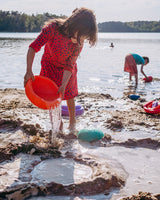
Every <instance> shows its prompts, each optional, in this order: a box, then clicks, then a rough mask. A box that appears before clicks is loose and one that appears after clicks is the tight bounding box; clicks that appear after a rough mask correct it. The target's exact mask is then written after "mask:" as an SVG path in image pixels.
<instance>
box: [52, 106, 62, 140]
mask: <svg viewBox="0 0 160 200" xmlns="http://www.w3.org/2000/svg"><path fill="white" fill-rule="evenodd" d="M49 116H50V122H51V143H52V144H55V143H56V137H57V134H58V132H59V130H60V124H61V121H62V117H61V104H59V105H58V106H57V107H55V108H51V109H49Z"/></svg>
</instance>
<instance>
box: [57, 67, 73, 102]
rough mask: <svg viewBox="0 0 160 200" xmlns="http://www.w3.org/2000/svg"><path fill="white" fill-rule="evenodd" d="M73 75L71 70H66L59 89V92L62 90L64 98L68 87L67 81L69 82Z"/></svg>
mask: <svg viewBox="0 0 160 200" xmlns="http://www.w3.org/2000/svg"><path fill="white" fill-rule="evenodd" d="M71 75H72V72H71V71H68V70H64V72H63V78H62V85H61V86H60V87H59V90H58V92H60V93H61V94H62V99H63V98H64V93H65V89H66V86H67V83H68V81H69V79H70V77H71Z"/></svg>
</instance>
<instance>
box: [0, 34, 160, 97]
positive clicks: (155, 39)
mask: <svg viewBox="0 0 160 200" xmlns="http://www.w3.org/2000/svg"><path fill="white" fill-rule="evenodd" d="M37 35H38V33H0V60H1V63H0V72H1V73H0V88H15V87H16V88H23V77H24V74H25V69H26V54H27V50H28V46H29V44H30V43H31V42H32V41H33V39H34V38H35V37H36V36H37ZM111 42H113V44H114V48H112V49H111V48H110V47H109V46H110V44H111ZM132 52H134V53H138V54H140V55H142V56H148V57H149V58H150V63H149V64H148V65H147V66H145V67H144V71H145V73H146V74H147V75H150V76H153V77H154V80H153V82H151V83H144V82H143V80H142V79H143V77H142V75H141V73H139V85H138V87H137V88H135V87H134V82H132V83H130V82H129V81H128V74H127V73H124V72H123V65H124V58H125V56H126V54H128V53H132ZM159 52H160V34H159V33H99V39H98V43H97V45H96V47H93V48H90V47H89V45H88V44H85V45H84V48H83V50H82V52H81V55H80V57H79V58H78V61H77V63H78V85H79V91H80V92H81V91H84V92H98V93H109V94H111V95H112V96H113V97H117V98H118V97H122V96H124V95H127V94H131V93H132V94H140V95H142V96H146V98H147V99H148V100H152V99H154V98H158V97H159V96H160V84H159V81H160V63H159ZM42 53H43V50H42V51H41V52H38V53H37V55H36V57H35V61H34V64H33V71H34V73H35V74H39V71H40V60H41V56H42ZM138 70H140V67H139V66H138Z"/></svg>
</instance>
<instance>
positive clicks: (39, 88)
mask: <svg viewBox="0 0 160 200" xmlns="http://www.w3.org/2000/svg"><path fill="white" fill-rule="evenodd" d="M25 93H26V96H27V97H28V99H29V100H30V101H31V102H32V103H33V104H34V105H35V106H37V107H39V108H41V109H51V108H54V107H57V106H58V105H59V104H60V103H61V101H62V95H61V94H60V93H59V94H58V87H57V85H56V84H55V82H54V81H52V80H50V79H49V78H47V77H44V76H35V80H34V81H32V80H31V79H29V80H28V82H27V84H26V86H25Z"/></svg>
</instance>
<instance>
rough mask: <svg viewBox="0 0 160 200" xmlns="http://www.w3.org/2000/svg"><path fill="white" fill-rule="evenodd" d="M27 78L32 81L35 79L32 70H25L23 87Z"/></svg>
mask: <svg viewBox="0 0 160 200" xmlns="http://www.w3.org/2000/svg"><path fill="white" fill-rule="evenodd" d="M29 79H32V80H33V81H34V80H35V78H34V74H33V72H32V71H31V72H26V74H25V76H24V87H25V86H26V84H27V82H28V80H29Z"/></svg>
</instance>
